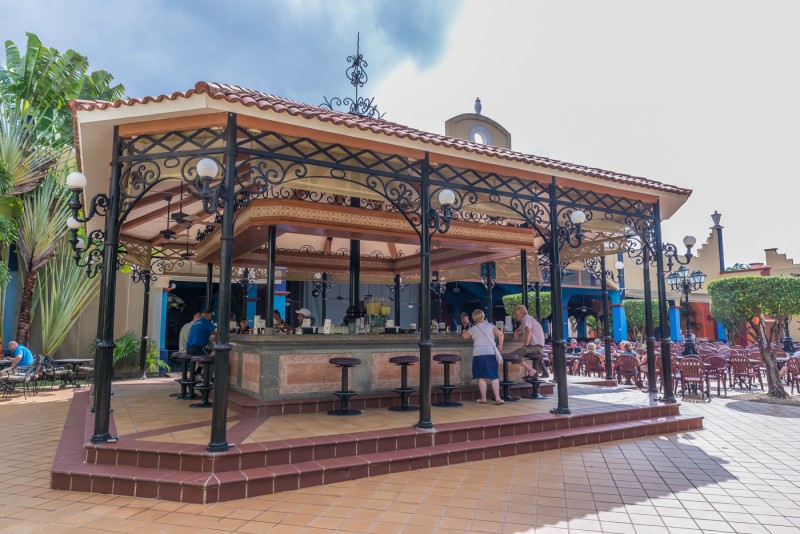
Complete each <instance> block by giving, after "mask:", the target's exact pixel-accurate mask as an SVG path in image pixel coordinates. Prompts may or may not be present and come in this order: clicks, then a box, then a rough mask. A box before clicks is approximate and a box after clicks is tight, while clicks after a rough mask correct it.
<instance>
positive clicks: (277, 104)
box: [70, 82, 691, 196]
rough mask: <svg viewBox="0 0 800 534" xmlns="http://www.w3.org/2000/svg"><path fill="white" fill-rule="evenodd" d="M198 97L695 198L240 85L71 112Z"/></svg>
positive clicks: (84, 103)
mask: <svg viewBox="0 0 800 534" xmlns="http://www.w3.org/2000/svg"><path fill="white" fill-rule="evenodd" d="M195 94H206V95H208V96H209V97H211V98H213V99H217V100H225V101H227V102H231V103H240V104H242V105H244V106H247V107H252V106H255V107H257V108H259V109H263V110H271V111H274V112H276V113H288V114H289V115H292V116H301V117H303V118H305V119H309V120H320V121H323V122H331V123H332V124H336V125H344V126H345V127H347V128H358V129H359V130H363V131H372V132H375V133H376V134H382V135H387V136H392V137H397V138H401V139H402V138H406V139H410V140H412V141H420V142H423V143H428V144H432V145H436V146H444V147H448V148H454V149H457V150H464V151H467V152H472V153H476V154H481V155H486V156H490V157H495V158H500V159H505V160H508V161H515V162H521V163H527V164H531V165H535V166H538V167H544V168H549V169H556V170H563V171H566V172H571V173H575V174H580V175H583V176H588V177H592V178H599V179H602V180H607V181H611V182H616V183H622V184H628V185H637V186H641V187H646V188H649V189H654V190H657V191H665V192H669V193H676V194H680V195H686V196H688V195H690V194H691V190H690V189H684V188H680V187H677V186H673V185H669V184H665V183H662V182H657V181H655V180H650V179H648V178H643V177H640V176H632V175H629V174H623V173H616V172H612V171H608V170H604V169H597V168H593V167H588V166H585V165H577V164H573V163H567V162H562V161H558V160H553V159H550V158H544V157H540V156H535V155H532V154H523V153H521V152H514V151H513V150H510V149H506V148H500V147H495V146H489V145H482V144H479V143H474V142H472V141H466V140H463V139H457V138H453V137H448V136H445V135H441V134H435V133H431V132H425V131H422V130H417V129H414V128H410V127H408V126H403V125H401V124H397V123H394V122H391V121H386V120H383V119H373V118H368V117H357V116H354V115H350V114H348V113H344V112H340V111H332V110H329V109H324V108H320V107H318V106H311V105H308V104H303V103H301V102H297V101H294V100H290V99H287V98H282V97H278V96H275V95H271V94H268V93H262V92H259V91H253V90H250V89H246V88H243V87H239V86H236V85H228V84H221V83H209V82H198V83H197V84H196V85H195V87H194V89H190V90H189V91H185V92H181V91H177V92H174V93H172V94H169V95H159V96H155V97H152V96H147V97H144V98H129V99H126V100H117V101H114V102H106V101H102V100H72V101H70V108H71V109H72V111H73V115H74V113H75V112H76V111H92V110H101V109H108V108H112V107H113V108H119V107H122V106H134V105H141V104H148V103H150V102H162V101H164V100H177V99H179V98H189V97H191V96H192V95H195ZM76 139H77V136H76Z"/></svg>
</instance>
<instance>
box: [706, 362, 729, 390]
mask: <svg viewBox="0 0 800 534" xmlns="http://www.w3.org/2000/svg"><path fill="white" fill-rule="evenodd" d="M703 363H705V365H706V377H707V378H708V381H709V387H710V386H711V380H716V381H717V397H719V396H720V395H719V390H720V384H721V385H722V389H724V390H725V396H726V397H727V396H728V385H727V381H728V362H726V361H725V358H723V357H722V356H709V357H708V358H706V360H705V361H704V362H703ZM709 393H710V390H709Z"/></svg>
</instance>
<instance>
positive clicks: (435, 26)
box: [0, 0, 460, 103]
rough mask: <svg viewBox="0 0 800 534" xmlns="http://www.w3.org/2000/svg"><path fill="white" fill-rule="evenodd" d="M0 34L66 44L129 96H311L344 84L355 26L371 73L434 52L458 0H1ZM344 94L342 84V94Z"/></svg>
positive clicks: (428, 60) (432, 57) (430, 60)
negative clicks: (200, 89)
mask: <svg viewBox="0 0 800 534" xmlns="http://www.w3.org/2000/svg"><path fill="white" fill-rule="evenodd" d="M2 4H3V10H2V11H3V17H2V18H0V38H2V40H3V41H5V40H7V39H11V40H13V41H14V42H15V43H16V44H17V45H18V46H20V47H23V46H24V41H25V32H26V31H30V32H33V33H36V34H37V35H38V36H39V38H40V39H41V40H42V42H43V43H44V44H46V45H48V46H53V47H55V48H57V49H59V50H61V51H63V50H65V49H67V48H72V49H75V50H77V51H79V52H81V53H82V54H84V55H87V56H88V57H89V60H90V61H91V63H92V68H93V69H99V68H102V69H105V70H108V71H109V72H111V73H112V74H114V75H115V77H116V78H117V80H118V81H120V82H121V83H123V84H124V85H125V87H126V89H127V92H128V94H129V95H130V96H137V97H138V96H144V95H152V94H161V93H167V92H173V91H176V90H180V89H188V88H190V87H192V86H193V85H194V83H195V82H197V81H200V80H204V81H218V82H224V83H229V84H234V85H242V86H244V87H249V88H253V89H259V90H262V91H266V92H271V93H275V94H278V95H282V96H289V97H291V98H294V99H298V100H301V101H306V102H310V103H318V102H321V101H322V95H323V94H334V93H337V94H339V93H342V92H343V91H345V90H346V89H347V87H348V86H347V80H346V78H345V74H344V72H345V68H346V67H347V65H346V58H347V56H348V55H349V54H352V53H354V52H355V49H356V34H357V33H359V32H360V33H361V43H362V52H364V53H365V55H367V60H368V62H369V71H368V74H369V75H370V77H376V78H378V77H380V76H382V75H384V74H386V73H387V72H388V71H390V70H391V69H392V68H393V65H395V64H396V63H398V62H400V61H403V60H405V59H410V60H412V61H414V62H415V63H417V64H419V65H420V66H421V67H422V68H425V67H428V66H430V65H432V64H434V63H435V62H436V60H437V59H438V58H439V57H440V55H441V53H442V50H443V44H444V38H445V36H446V26H447V24H448V20H451V19H452V18H453V17H454V15H455V14H457V12H458V10H459V6H460V3H459V2H458V1H455V0H447V1H441V2H431V1H426V0H403V1H396V0H316V1H308V0H295V1H286V0H283V1H281V0H231V1H226V2H219V1H216V2H215V1H210V0H192V1H175V0H172V1H166V0H138V1H137V2H119V1H116V0H106V1H98V0H80V1H79V2H77V3H74V2H63V1H61V0H27V1H25V2H20V1H5V0H4V1H3V2H2ZM348 94H349V93H348Z"/></svg>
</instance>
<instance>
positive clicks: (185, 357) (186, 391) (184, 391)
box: [170, 352, 197, 400]
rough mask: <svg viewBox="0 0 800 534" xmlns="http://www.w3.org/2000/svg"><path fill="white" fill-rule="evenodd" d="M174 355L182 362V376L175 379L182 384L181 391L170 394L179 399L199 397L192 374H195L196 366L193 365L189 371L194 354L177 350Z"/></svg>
mask: <svg viewBox="0 0 800 534" xmlns="http://www.w3.org/2000/svg"><path fill="white" fill-rule="evenodd" d="M172 357H173V358H174V359H176V360H178V361H179V362H181V377H180V378H176V379H175V382H177V383H178V385H180V386H181V392H180V393H173V394H172V395H170V396H171V397H175V398H177V399H178V400H187V399H194V398H197V397H196V395H195V394H194V386H195V384H196V380H195V379H194V378H193V377H192V376H191V375H193V374H194V367H192V370H191V372H190V371H189V364H190V363H191V362H192V356H191V355H189V354H186V353H185V352H176V353H175V354H173V355H172Z"/></svg>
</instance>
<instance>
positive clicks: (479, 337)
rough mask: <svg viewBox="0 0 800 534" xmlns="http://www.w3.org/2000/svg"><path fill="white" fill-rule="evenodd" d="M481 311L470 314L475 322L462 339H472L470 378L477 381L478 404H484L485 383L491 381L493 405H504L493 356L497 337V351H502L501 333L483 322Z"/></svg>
mask: <svg viewBox="0 0 800 534" xmlns="http://www.w3.org/2000/svg"><path fill="white" fill-rule="evenodd" d="M484 317H485V316H484V314H483V311H481V310H475V311H474V312H472V320H473V321H474V322H475V324H473V325H472V326H471V327H470V329H469V330H467V331H466V332H463V333H462V334H461V337H463V338H464V339H469V338H472V378H473V379H477V380H478V389H479V390H480V392H481V398H480V399H478V402H480V403H486V381H487V380H491V381H492V392H493V393H494V398H495V401H494V403H495V404H505V403H504V402H503V401H502V400H501V399H500V380H499V378H498V376H497V365H498V364H497V359H496V356H495V352H494V349H495V342H494V338H495V337H497V339H498V343H497V350H503V332H502V331H501V330H500V329H499V328H497V327H496V326H494V325H491V324H489V323H487V322H485V321H484V320H483V319H484Z"/></svg>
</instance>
